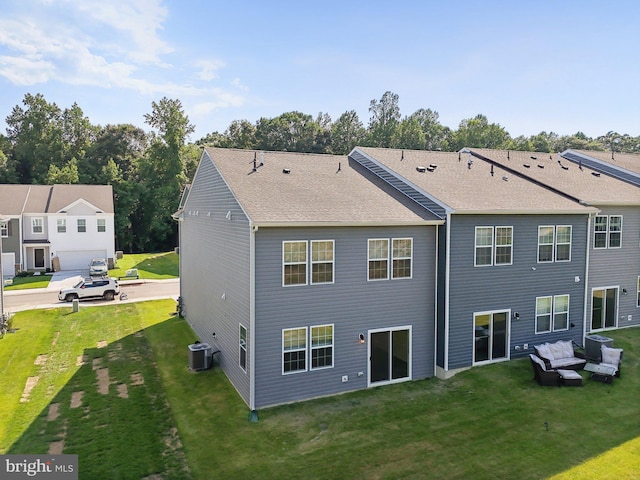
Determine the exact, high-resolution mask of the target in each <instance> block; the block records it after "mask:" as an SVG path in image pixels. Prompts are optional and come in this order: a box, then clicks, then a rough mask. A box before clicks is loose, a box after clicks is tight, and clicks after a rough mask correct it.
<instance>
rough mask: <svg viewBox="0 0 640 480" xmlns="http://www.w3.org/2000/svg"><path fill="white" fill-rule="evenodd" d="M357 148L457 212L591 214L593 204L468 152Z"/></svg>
mask: <svg viewBox="0 0 640 480" xmlns="http://www.w3.org/2000/svg"><path fill="white" fill-rule="evenodd" d="M358 150H360V151H361V152H364V153H366V154H367V155H368V156H370V157H372V158H374V159H375V160H377V161H378V162H380V163H382V164H384V165H385V166H386V167H387V168H389V169H391V170H393V171H395V172H396V173H397V174H399V175H400V176H402V177H403V178H404V179H406V180H408V181H409V182H410V183H412V184H413V185H415V186H417V187H419V188H420V189H422V190H424V191H425V192H428V193H429V194H430V195H432V196H434V197H436V198H437V199H439V200H440V201H441V202H443V203H444V204H446V205H448V206H449V207H450V208H452V209H453V210H454V211H455V213H475V214H489V213H497V214H502V213H514V214H540V213H585V214H586V213H589V212H590V211H592V210H593V209H589V208H586V207H585V206H583V205H580V204H579V203H578V202H577V201H574V200H571V199H569V198H566V197H564V196H562V195H560V194H558V193H554V192H552V191H551V190H549V189H547V188H545V187H542V186H540V185H537V184H535V183H534V182H531V181H529V180H526V179H524V178H522V177H520V176H518V175H515V174H513V173H512V172H509V171H507V170H505V169H503V168H501V167H500V166H493V168H492V165H491V164H490V163H488V162H485V161H483V160H481V159H478V158H473V157H471V156H470V155H469V154H468V153H460V154H459V153H457V152H430V151H423V150H396V149H384V148H369V147H358ZM505 155H506V152H505ZM469 159H471V160H472V163H471V165H469V163H468V161H469ZM430 165H435V168H433V169H432V170H433V171H429V170H428V169H427V167H429V166H430ZM418 167H424V168H425V171H424V172H419V171H418V170H417V169H418ZM492 171H493V174H492V173H491V172H492Z"/></svg>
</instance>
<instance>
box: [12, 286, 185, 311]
mask: <svg viewBox="0 0 640 480" xmlns="http://www.w3.org/2000/svg"><path fill="white" fill-rule="evenodd" d="M120 292H121V293H122V292H124V293H126V294H127V299H126V300H120V299H119V297H118V296H116V299H115V300H112V301H105V300H83V301H82V302H81V305H110V304H112V303H114V302H120V303H127V302H141V301H144V300H156V299H160V298H173V299H174V300H177V298H178V295H180V279H179V278H176V279H171V280H133V281H123V282H120ZM70 305H71V304H70V303H67V302H61V301H59V300H58V289H57V288H55V289H53V288H48V289H35V290H15V291H9V292H7V291H5V292H4V309H5V311H7V312H19V311H22V310H32V309H34V308H53V307H64V306H70Z"/></svg>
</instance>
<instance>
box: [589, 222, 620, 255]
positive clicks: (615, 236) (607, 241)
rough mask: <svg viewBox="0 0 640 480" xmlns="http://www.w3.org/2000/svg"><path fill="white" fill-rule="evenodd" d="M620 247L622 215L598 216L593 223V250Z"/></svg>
mask: <svg viewBox="0 0 640 480" xmlns="http://www.w3.org/2000/svg"><path fill="white" fill-rule="evenodd" d="M621 246H622V215H608V216H607V215H598V216H596V220H595V223H594V236H593V248H620V247H621Z"/></svg>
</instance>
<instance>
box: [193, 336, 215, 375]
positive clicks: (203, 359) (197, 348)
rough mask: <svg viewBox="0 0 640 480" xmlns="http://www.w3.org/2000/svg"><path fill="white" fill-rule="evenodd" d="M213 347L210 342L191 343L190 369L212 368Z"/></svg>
mask: <svg viewBox="0 0 640 480" xmlns="http://www.w3.org/2000/svg"><path fill="white" fill-rule="evenodd" d="M212 359H213V349H212V348H211V345H209V344H208V343H194V344H193V345H189V369H190V370H193V371H196V372H197V371H200V370H208V369H209V368H211V362H212Z"/></svg>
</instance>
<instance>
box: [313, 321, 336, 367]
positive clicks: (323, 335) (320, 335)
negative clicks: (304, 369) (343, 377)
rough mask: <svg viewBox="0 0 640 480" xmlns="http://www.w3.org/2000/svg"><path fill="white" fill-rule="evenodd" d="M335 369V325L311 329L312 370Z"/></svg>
mask: <svg viewBox="0 0 640 480" xmlns="http://www.w3.org/2000/svg"><path fill="white" fill-rule="evenodd" d="M330 367H333V325H319V326H316V327H311V370H317V369H320V368H330Z"/></svg>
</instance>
